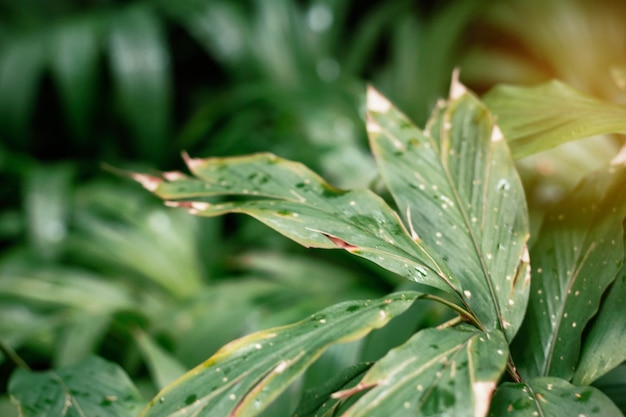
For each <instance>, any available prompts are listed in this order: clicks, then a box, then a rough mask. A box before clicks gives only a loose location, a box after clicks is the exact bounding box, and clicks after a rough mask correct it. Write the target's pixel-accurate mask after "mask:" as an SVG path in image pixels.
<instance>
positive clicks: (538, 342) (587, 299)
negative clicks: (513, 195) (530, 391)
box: [512, 166, 626, 380]
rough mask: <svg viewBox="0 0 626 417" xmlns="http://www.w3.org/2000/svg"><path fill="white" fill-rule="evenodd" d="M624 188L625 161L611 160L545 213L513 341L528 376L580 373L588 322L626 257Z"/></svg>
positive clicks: (521, 368) (519, 363) (522, 371)
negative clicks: (522, 318)
mask: <svg viewBox="0 0 626 417" xmlns="http://www.w3.org/2000/svg"><path fill="white" fill-rule="evenodd" d="M624 195H626V168H625V167H619V166H612V167H610V168H608V169H607V170H604V171H600V172H597V173H595V174H593V175H590V176H588V177H586V178H585V179H584V180H583V181H582V182H581V183H580V184H579V185H578V187H577V188H576V189H575V190H574V191H573V192H572V193H571V194H570V195H569V196H568V197H566V198H565V199H564V200H563V201H561V202H559V203H558V204H556V205H555V206H553V207H552V208H551V209H550V210H549V211H548V213H547V214H546V220H545V221H544V224H543V225H542V228H541V230H540V232H539V235H538V238H537V241H536V243H535V244H534V245H533V247H532V248H531V259H532V260H533V278H532V284H531V295H530V301H529V305H528V311H527V313H526V318H525V321H524V325H523V326H522V330H521V333H522V332H523V334H524V336H525V337H524V338H519V340H518V339H516V340H514V342H513V345H512V352H513V358H514V360H515V362H516V364H517V367H518V369H519V371H520V374H521V375H522V376H523V377H526V378H528V377H538V376H555V377H560V378H564V379H567V380H569V379H570V378H572V376H573V375H574V372H575V370H576V367H577V364H578V360H579V354H580V349H581V343H582V339H583V331H584V329H585V326H586V324H587V323H588V322H589V320H590V319H591V318H592V317H593V316H594V315H595V314H596V312H597V310H598V308H599V306H600V303H601V301H602V296H603V294H604V292H605V290H606V289H607V287H608V286H609V285H610V284H611V283H612V282H613V281H614V280H615V278H616V276H617V273H618V271H619V267H620V264H619V263H618V262H616V260H618V261H619V260H621V259H623V253H624V243H623V229H622V222H623V220H624V217H626V199H624V197H623V196H624Z"/></svg>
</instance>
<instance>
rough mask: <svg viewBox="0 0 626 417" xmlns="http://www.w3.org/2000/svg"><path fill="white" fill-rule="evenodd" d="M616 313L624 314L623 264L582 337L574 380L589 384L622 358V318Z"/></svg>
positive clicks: (625, 339)
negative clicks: (586, 332) (587, 331)
mask: <svg viewBox="0 0 626 417" xmlns="http://www.w3.org/2000/svg"><path fill="white" fill-rule="evenodd" d="M616 317H622V318H623V317H626V265H622V268H621V270H620V272H619V273H618V274H617V279H616V280H615V282H614V283H613V286H612V287H611V288H610V290H609V292H608V294H607V296H606V299H605V300H604V301H603V302H602V304H601V305H600V312H599V314H598V317H597V318H596V319H595V320H594V322H593V326H592V327H591V329H590V330H589V333H588V334H587V336H586V337H585V339H584V341H583V346H582V350H581V357H580V360H579V363H578V367H577V368H576V373H575V374H574V378H573V382H574V383H575V384H580V385H587V384H591V383H592V382H594V381H595V380H596V379H598V378H600V377H601V376H603V375H605V374H606V373H608V372H609V371H611V370H612V369H613V368H615V367H617V366H618V365H619V364H620V363H622V362H624V361H626V349H624V346H626V320H623V319H621V320H620V319H617V320H616Z"/></svg>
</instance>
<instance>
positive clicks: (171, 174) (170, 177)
mask: <svg viewBox="0 0 626 417" xmlns="http://www.w3.org/2000/svg"><path fill="white" fill-rule="evenodd" d="M162 175H163V178H165V179H166V180H167V181H176V180H184V179H186V178H188V177H187V175H185V174H183V173H182V172H180V171H168V172H164V173H163V174H162Z"/></svg>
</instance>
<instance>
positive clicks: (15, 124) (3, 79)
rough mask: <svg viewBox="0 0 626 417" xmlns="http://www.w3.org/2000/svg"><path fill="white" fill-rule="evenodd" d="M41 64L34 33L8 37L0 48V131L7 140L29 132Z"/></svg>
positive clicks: (38, 41) (40, 50) (40, 48)
mask: <svg viewBox="0 0 626 417" xmlns="http://www.w3.org/2000/svg"><path fill="white" fill-rule="evenodd" d="M44 65H45V48H44V45H43V43H42V42H41V37H40V36H39V34H38V33H31V34H24V35H18V36H16V37H13V38H9V39H8V40H7V41H6V42H4V44H3V45H2V47H1V48H0V134H3V135H7V136H8V138H9V139H14V140H23V139H24V136H27V135H28V134H29V133H30V128H29V126H30V123H29V122H30V119H31V116H32V113H33V111H34V109H35V104H36V98H37V88H38V86H39V80H40V77H41V75H42V72H43V69H44Z"/></svg>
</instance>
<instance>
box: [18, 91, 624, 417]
mask: <svg viewBox="0 0 626 417" xmlns="http://www.w3.org/2000/svg"><path fill="white" fill-rule="evenodd" d="M555 85H556V87H555ZM546 92H548V93H549V94H546ZM546 97H547V99H546ZM557 98H558V99H560V100H561V101H560V106H561V108H560V111H556V110H554V109H553V107H552V105H551V100H553V99H557ZM566 98H567V100H564V99H566ZM486 101H487V105H485V104H483V103H482V102H481V101H480V100H478V99H477V98H476V97H475V96H474V95H473V94H472V93H471V92H469V91H468V90H467V89H466V88H465V87H464V86H463V85H462V84H460V83H459V82H458V80H456V79H454V80H453V82H452V86H451V90H450V96H449V99H448V100H447V101H441V102H440V103H439V104H438V105H437V107H436V109H435V110H434V112H433V114H432V116H431V118H430V119H429V121H428V122H427V124H426V126H425V128H424V129H423V130H420V129H418V128H416V127H415V126H414V125H413V124H412V123H411V122H410V121H409V119H408V118H407V117H406V116H404V115H403V114H402V113H400V112H399V111H398V110H397V109H396V108H395V107H394V106H393V105H392V104H391V103H390V102H389V101H388V100H387V99H385V98H384V97H383V96H382V95H381V94H380V93H378V92H377V91H376V90H374V89H370V90H369V92H368V121H367V128H368V132H369V137H370V144H371V148H372V151H373V153H374V156H375V158H376V161H377V164H378V167H379V171H380V176H381V178H382V181H383V182H384V183H385V185H386V187H387V190H388V191H389V193H390V195H391V196H392V197H393V202H392V201H386V200H385V199H383V198H381V197H380V196H378V195H376V194H375V193H373V192H372V191H370V190H367V189H355V190H350V191H349V190H343V189H338V188H336V187H334V186H332V185H330V184H328V183H327V182H325V181H324V180H323V179H322V178H320V177H319V176H318V175H316V174H315V173H314V172H312V171H311V170H309V169H308V168H306V167H305V166H303V165H301V164H299V163H296V162H292V161H289V160H285V159H282V158H280V157H278V156H275V155H273V154H268V153H262V154H255V155H251V156H243V157H229V158H208V159H197V158H191V157H188V156H186V157H185V160H186V163H187V166H188V167H189V169H190V171H191V172H192V174H193V176H188V175H187V174H183V173H181V172H166V173H163V174H162V175H160V176H152V175H146V174H132V176H133V178H134V179H135V180H137V181H138V182H140V183H141V184H142V185H143V186H144V187H145V188H147V189H148V190H150V191H152V192H154V193H155V194H156V195H158V196H159V197H161V198H163V199H164V200H166V204H167V205H169V206H172V207H182V208H185V209H186V210H188V211H189V212H190V213H191V214H194V215H199V216H209V217H212V216H219V215H223V214H226V213H244V214H248V215H250V216H252V217H254V218H256V219H257V220H260V221H261V222H263V223H265V224H266V225H268V226H270V227H271V228H273V229H275V230H277V231H278V232H280V233H282V234H283V235H285V236H287V237H289V238H290V239H292V240H294V241H296V242H298V243H300V244H301V245H303V246H306V247H316V248H326V249H340V250H344V251H347V252H348V253H350V254H352V255H356V256H357V257H361V258H364V259H366V260H368V261H371V262H373V263H375V264H377V265H379V266H380V267H382V269H386V270H388V271H392V272H394V273H395V274H397V275H400V276H403V277H405V278H408V279H409V280H410V281H414V282H415V283H416V284H415V285H414V287H413V288H411V289H410V290H401V291H398V292H394V293H391V294H388V295H386V296H384V297H382V298H378V299H373V300H372V299H368V300H357V301H348V302H343V303H339V304H336V305H334V306H331V307H328V308H326V309H323V310H321V311H319V312H317V313H315V314H313V315H311V316H310V317H309V318H307V319H305V320H302V321H300V322H297V323H295V324H292V325H287V326H282V327H274V328H270V329H268V330H263V331H260V332H257V333H252V334H250V335H248V336H245V337H243V338H240V339H237V340H235V341H233V342H231V343H229V344H227V345H226V346H224V347H223V348H221V349H220V350H219V351H218V352H217V353H216V354H215V355H213V356H212V357H211V358H209V359H208V360H207V361H206V362H204V363H203V364H201V365H199V366H198V367H196V368H194V369H192V370H191V371H189V372H188V373H187V374H185V375H184V376H182V377H181V378H180V379H178V380H176V381H175V382H173V383H171V384H170V385H168V386H167V387H165V388H164V389H163V390H162V391H161V392H160V393H159V394H158V395H157V396H156V397H155V398H154V399H153V400H152V401H150V402H149V403H148V405H147V406H146V407H145V408H144V409H143V411H142V415H144V416H169V415H188V414H195V415H210V416H220V415H224V416H232V415H237V416H252V415H259V414H261V413H263V410H271V409H268V407H271V403H272V402H274V400H276V399H277V397H278V396H279V395H281V393H282V394H283V395H286V394H285V393H289V392H291V393H292V394H293V393H294V392H295V395H298V393H301V401H300V402H299V403H296V404H293V405H290V404H288V405H287V407H286V408H283V409H282V410H283V413H284V414H287V413H289V414H293V415H298V416H309V415H310V416H313V415H320V416H321V415H323V416H331V415H343V416H357V415H363V416H364V415H369V416H373V415H394V416H404V415H416V414H417V415H458V416H464V415H468V416H470V415H471V416H486V415H493V416H499V415H513V416H531V415H559V414H560V413H561V411H562V410H563V409H567V410H568V412H570V413H573V414H575V415H602V416H620V415H622V412H621V411H620V409H619V408H618V407H617V406H616V404H615V403H613V402H612V401H611V400H610V399H609V398H608V397H607V396H606V395H605V394H604V393H603V392H602V391H601V390H600V389H598V388H597V387H594V386H592V385H591V384H592V383H594V382H595V383H597V382H598V380H599V379H601V377H603V376H605V375H607V374H609V373H610V372H611V371H613V370H614V369H616V368H618V367H619V365H620V364H621V363H622V362H623V361H624V360H625V359H626V354H625V353H624V351H623V349H621V346H622V345H623V343H624V342H625V338H626V332H625V331H624V330H625V329H624V321H623V320H615V317H622V316H623V315H624V313H625V311H624V308H625V304H624V302H623V300H624V297H626V292H625V288H626V287H625V285H624V284H625V279H626V269H625V266H624V262H623V261H624V240H625V239H624V232H623V221H624V219H625V218H626V199H624V195H626V166H625V164H624V158H623V155H618V156H616V157H615V158H614V160H613V161H612V162H611V163H610V165H609V166H607V167H605V168H604V169H602V170H599V171H597V172H594V173H592V174H590V175H588V176H587V177H586V178H585V179H584V180H583V181H582V182H581V183H580V184H579V186H578V187H576V188H575V189H574V190H573V191H572V192H571V193H570V194H569V195H568V196H566V197H565V198H564V199H563V200H562V201H560V202H558V203H557V204H555V205H554V206H552V207H551V208H549V209H548V210H547V212H546V214H545V217H544V218H540V219H538V220H536V219H535V218H533V221H539V222H540V224H539V225H533V226H532V227H531V225H530V223H529V218H528V212H527V208H526V200H525V194H524V189H523V184H522V181H521V180H520V177H519V176H518V173H517V170H516V168H515V164H514V157H515V156H519V155H522V154H532V153H536V152H540V151H543V150H545V149H547V148H549V147H552V146H554V145H555V144H556V143H559V142H565V141H569V140H573V139H578V138H579V137H581V136H584V135H586V134H589V133H608V132H615V131H622V130H624V128H625V126H624V123H623V120H624V117H623V116H624V112H625V111H626V109H624V108H623V107H621V106H615V105H612V104H608V103H604V102H602V101H599V100H594V99H591V98H590V97H588V96H586V95H584V94H582V93H580V92H576V91H575V90H573V89H571V88H570V87H567V86H564V85H561V84H551V85H546V86H543V87H542V88H540V89H523V88H517V89H513V88H501V89H497V90H494V91H493V92H492V93H491V94H490V95H488V96H487V99H486ZM541 106H545V108H546V110H547V109H549V108H550V109H552V110H553V112H552V113H546V112H543V113H541V114H543V115H544V116H545V117H542V118H540V119H532V118H531V117H528V115H529V114H532V113H530V112H529V111H530V109H533V110H535V111H537V110H539V111H541V108H540V107H541ZM538 107H539V108H538ZM512 109H514V111H512ZM492 112H493V113H495V114H497V115H498V119H497V121H498V122H497V123H496V118H495V117H494V116H493V113H492ZM575 112H583V114H585V115H586V118H585V119H581V118H580V117H576V116H575V115H576V114H577V113H575ZM524 119H525V120H526V121H527V123H523V121H524ZM505 138H506V139H505ZM216 197H217V199H216ZM530 230H537V234H536V236H533V237H532V241H531V244H530V245H529V238H530ZM382 269H381V270H382ZM310 279H312V280H314V279H316V278H315V277H311V278H310ZM427 301H429V302H432V301H434V302H437V303H440V304H441V305H443V306H446V307H448V308H449V309H450V311H451V312H454V313H455V316H454V317H452V318H450V319H448V320H445V321H443V322H440V323H439V324H438V325H436V326H433V327H427V328H420V326H418V324H419V323H417V321H418V317H419V315H416V311H419V309H420V307H421V305H422V303H425V302H427ZM412 305H413V306H412ZM411 306H412V307H411ZM409 308H410V309H409ZM407 310H408V311H407ZM403 312H406V313H405V314H402V313H403ZM398 315H401V317H398V318H397V319H395V320H392V319H393V318H394V317H396V316H398ZM390 320H392V321H391V322H390ZM398 320H401V323H402V327H403V331H404V332H405V333H408V334H407V337H406V338H404V339H405V340H396V341H395V342H396V343H397V346H394V345H393V344H390V345H389V346H388V349H387V350H386V351H383V352H380V355H377V356H373V357H367V355H366V354H364V353H363V352H358V353H357V354H356V355H354V356H353V357H352V358H353V359H354V362H353V363H352V364H351V365H350V366H343V367H341V368H337V369H335V370H334V373H335V374H336V377H335V378H332V379H329V380H326V381H324V382H323V383H318V384H310V383H307V382H305V383H304V388H305V389H304V390H303V389H302V384H303V383H302V379H299V377H300V376H301V375H302V374H303V372H304V371H305V370H306V369H307V368H309V367H311V366H312V364H313V363H314V362H315V360H316V359H317V358H319V357H320V356H321V355H322V353H323V352H324V351H325V350H327V349H329V347H330V349H332V347H331V345H335V344H338V343H345V342H349V341H353V340H358V339H361V338H363V337H364V336H365V335H366V334H368V333H369V332H370V331H371V330H373V329H377V328H380V327H383V326H387V325H388V326H391V325H393V323H394V322H396V321H398ZM388 323H389V324H388ZM416 328H417V329H418V330H417V331H416V330H415V329H416ZM382 330H384V329H382ZM368 337H371V336H368ZM406 339H408V340H406ZM361 346H362V345H361ZM94 375H99V377H100V378H102V381H104V382H103V384H102V385H99V386H97V387H89V386H85V385H80V384H77V382H76V381H77V380H78V381H80V380H81V379H85V378H87V377H88V376H89V377H90V378H93V377H94ZM297 381H300V384H298V383H296V382H297ZM105 382H106V383H105ZM624 385H625V384H623V383H622V387H623V386H624ZM33 387H36V388H35V389H33ZM9 390H10V392H11V395H12V396H13V398H14V399H15V401H16V402H17V404H18V407H20V410H21V411H22V413H23V415H25V416H29V415H38V414H37V413H44V414H46V413H47V414H48V415H55V410H63V409H65V410H67V409H70V408H72V407H75V408H77V409H80V410H82V411H83V413H87V414H93V413H96V412H98V413H102V414H103V415H122V416H124V415H128V416H134V415H137V413H138V411H139V409H140V408H141V407H142V405H143V403H142V401H141V399H140V398H141V397H140V396H139V394H138V393H137V392H136V391H135V390H134V388H133V387H132V384H131V383H130V381H128V380H127V379H126V377H125V375H124V374H123V373H121V372H120V370H119V369H117V368H115V367H114V366H113V365H111V364H108V363H106V362H104V361H102V360H100V359H97V358H95V359H90V360H88V361H86V362H83V363H81V364H78V365H74V366H73V367H71V368H64V369H60V370H57V371H55V370H53V371H49V372H47V373H44V374H36V373H32V372H28V371H24V370H18V371H17V372H16V373H15V374H14V375H13V377H12V379H11V381H10V386H9ZM61 394H62V395H61ZM43 397H45V398H47V400H46V401H42V398H43ZM282 398H283V399H284V398H288V397H282ZM278 402H280V401H278ZM86 410H89V412H88V411H86ZM285 410H287V411H285ZM112 413H116V414H112ZM57 414H58V413H57ZM274 415H276V414H274Z"/></svg>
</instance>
